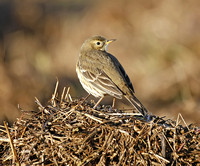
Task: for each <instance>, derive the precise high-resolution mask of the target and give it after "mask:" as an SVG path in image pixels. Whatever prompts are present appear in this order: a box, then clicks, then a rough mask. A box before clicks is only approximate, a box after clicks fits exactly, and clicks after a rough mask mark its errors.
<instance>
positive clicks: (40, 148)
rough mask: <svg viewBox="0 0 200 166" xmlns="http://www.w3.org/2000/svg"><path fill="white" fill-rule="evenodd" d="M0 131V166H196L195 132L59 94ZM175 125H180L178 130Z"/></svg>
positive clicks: (198, 140)
mask: <svg viewBox="0 0 200 166" xmlns="http://www.w3.org/2000/svg"><path fill="white" fill-rule="evenodd" d="M57 87H58V83H57V86H56V88H55V92H54V94H53V95H52V98H51V100H50V102H48V104H47V105H46V106H43V105H42V104H41V103H40V102H39V100H38V99H37V98H36V103H37V105H38V110H37V111H23V110H22V112H23V113H22V116H21V117H20V118H19V119H18V120H17V121H16V122H15V123H14V124H13V125H12V127H11V128H9V127H7V124H6V123H4V126H0V163H2V164H3V165H12V164H13V165H198V163H200V129H199V128H198V127H195V126H194V125H189V126H187V124H186V123H185V122H184V120H183V118H182V117H181V115H179V116H178V118H177V121H172V120H165V119H164V118H160V117H156V116H151V115H149V117H148V118H144V117H142V116H141V115H138V114H136V113H134V111H133V110H130V111H123V110H117V109H113V108H112V107H111V106H107V105H106V106H99V107H98V108H97V109H95V110H94V109H93V106H94V103H93V102H88V101H84V99H74V100H72V98H71V97H70V94H69V88H68V89H67V90H66V88H64V90H63V93H62V95H61V96H60V97H59V96H58V94H57ZM180 121H182V122H183V124H184V125H180Z"/></svg>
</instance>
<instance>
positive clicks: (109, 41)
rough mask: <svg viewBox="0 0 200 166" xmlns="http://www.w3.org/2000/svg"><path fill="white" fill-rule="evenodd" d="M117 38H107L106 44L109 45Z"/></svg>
mask: <svg viewBox="0 0 200 166" xmlns="http://www.w3.org/2000/svg"><path fill="white" fill-rule="evenodd" d="M115 40H116V39H110V40H106V45H108V44H110V43H112V42H114V41H115Z"/></svg>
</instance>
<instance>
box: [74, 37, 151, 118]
mask: <svg viewBox="0 0 200 166" xmlns="http://www.w3.org/2000/svg"><path fill="white" fill-rule="evenodd" d="M115 40H116V39H109V40H108V39H106V38H105V37H102V36H92V37H90V38H88V39H86V40H85V41H84V43H83V44H82V46H81V49H80V53H79V58H78V61H77V64H76V73H77V75H78V79H79V81H80V83H81V85H82V87H83V88H84V89H85V90H86V91H87V92H88V94H89V95H93V96H94V97H96V98H100V99H99V100H98V102H97V103H96V104H95V106H94V107H93V108H96V107H97V106H98V105H99V103H100V102H101V101H102V100H103V98H104V97H105V96H112V97H114V98H117V99H122V98H123V96H124V97H125V98H126V99H127V100H128V101H129V102H130V104H131V105H133V106H134V107H135V109H136V110H137V111H138V112H139V113H140V114H142V115H143V116H144V115H146V114H147V112H148V111H147V109H146V108H145V107H144V106H143V104H142V103H141V102H140V101H139V99H137V97H136V96H135V95H134V94H135V90H134V88H133V85H132V83H131V81H130V79H129V77H128V75H127V74H126V72H125V70H124V68H123V67H122V65H121V64H120V62H119V61H118V60H117V58H116V57H115V56H113V55H112V54H110V53H108V52H107V48H108V45H109V44H110V43H112V42H114V41H115Z"/></svg>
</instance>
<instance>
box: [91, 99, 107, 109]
mask: <svg viewBox="0 0 200 166" xmlns="http://www.w3.org/2000/svg"><path fill="white" fill-rule="evenodd" d="M103 98H104V96H102V97H101V98H100V99H99V101H97V103H96V104H95V106H94V107H93V109H95V108H96V107H97V106H98V105H99V103H100V102H101V101H102V100H103Z"/></svg>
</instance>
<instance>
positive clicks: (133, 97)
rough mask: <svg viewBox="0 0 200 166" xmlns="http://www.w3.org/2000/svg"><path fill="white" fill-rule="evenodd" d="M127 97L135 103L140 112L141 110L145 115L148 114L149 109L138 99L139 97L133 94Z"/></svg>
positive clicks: (132, 103)
mask: <svg viewBox="0 0 200 166" xmlns="http://www.w3.org/2000/svg"><path fill="white" fill-rule="evenodd" d="M125 98H126V99H127V100H128V101H129V102H130V103H131V105H133V106H134V107H135V108H136V110H137V111H138V112H140V113H141V114H142V115H143V116H146V115H147V114H148V111H147V109H146V108H145V107H144V106H143V104H142V103H141V102H140V100H138V98H137V97H136V96H135V95H134V94H132V95H131V96H125Z"/></svg>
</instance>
